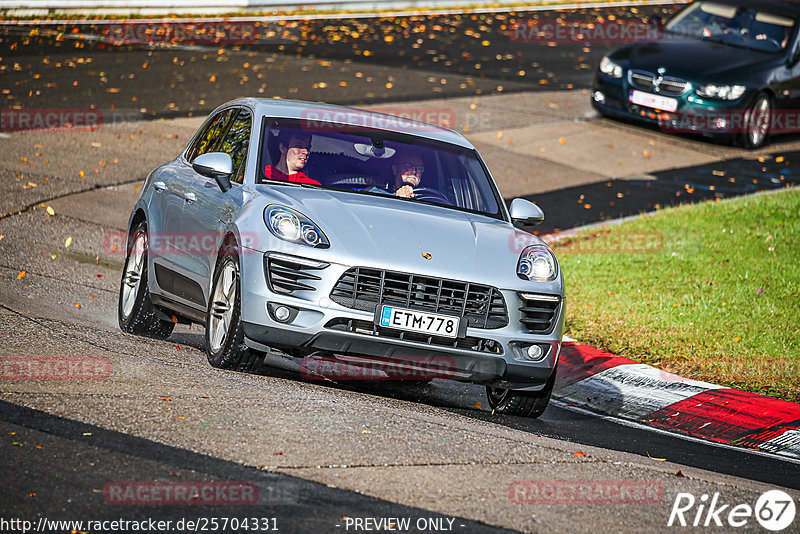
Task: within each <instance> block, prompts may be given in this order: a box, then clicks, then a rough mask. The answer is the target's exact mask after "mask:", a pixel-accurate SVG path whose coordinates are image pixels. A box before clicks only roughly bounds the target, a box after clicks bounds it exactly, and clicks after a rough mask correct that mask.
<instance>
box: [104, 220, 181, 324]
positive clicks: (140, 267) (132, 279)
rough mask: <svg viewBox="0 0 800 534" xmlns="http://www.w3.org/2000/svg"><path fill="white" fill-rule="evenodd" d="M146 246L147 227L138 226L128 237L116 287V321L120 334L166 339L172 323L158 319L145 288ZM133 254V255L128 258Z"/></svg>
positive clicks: (142, 224)
mask: <svg viewBox="0 0 800 534" xmlns="http://www.w3.org/2000/svg"><path fill="white" fill-rule="evenodd" d="M137 245H138V246H141V249H139V248H137ZM148 245H149V239H148V235H147V225H146V224H145V223H144V222H140V223H139V224H137V225H136V226H135V227H134V228H133V230H131V233H130V234H129V235H128V244H127V249H126V253H125V266H124V267H123V269H122V280H120V284H119V300H118V302H117V319H118V321H119V327H120V328H121V329H122V331H123V332H127V333H128V334H138V335H144V336H149V337H154V338H158V339H166V338H168V337H169V336H170V334H172V329H173V328H175V323H173V322H172V321H164V320H162V319H160V318H159V316H158V313H157V312H156V309H155V307H154V306H153V302H152V301H151V300H150V290H149V289H148V287H147V265H148V257H147V256H148ZM134 251H135V252H136V254H135V257H134V258H132V257H131V254H132V253H134ZM140 252H141V256H140V255H139V253H140ZM132 262H133V263H132Z"/></svg>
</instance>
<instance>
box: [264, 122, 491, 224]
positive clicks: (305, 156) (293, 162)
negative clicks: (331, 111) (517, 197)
mask: <svg viewBox="0 0 800 534" xmlns="http://www.w3.org/2000/svg"><path fill="white" fill-rule="evenodd" d="M397 120H398V121H403V119H400V118H398V119H397ZM406 122H409V123H410V121H406ZM263 128H264V132H263V134H262V137H261V139H262V140H263V141H262V146H261V148H260V150H261V152H260V154H261V161H260V164H259V171H258V178H257V182H258V183H287V182H289V183H295V184H301V185H305V186H308V187H319V188H324V189H335V190H339V191H349V192H353V193H357V194H368V195H381V196H385V197H392V198H395V199H397V200H399V201H409V202H426V203H431V204H436V205H439V206H446V207H449V208H454V209H458V210H463V211H469V212H474V213H480V214H483V215H488V216H490V217H494V218H498V219H501V218H502V212H501V210H500V206H499V203H500V202H501V199H500V196H499V194H498V192H497V190H496V188H495V187H494V185H493V183H492V182H491V180H490V178H489V176H488V174H487V171H486V169H485V167H484V165H483V164H482V163H481V161H480V159H479V157H478V155H477V153H476V152H475V151H474V150H472V149H468V148H464V147H461V146H457V145H453V144H449V143H443V142H439V141H434V140H430V139H426V138H424V137H421V136H416V135H410V134H400V133H395V132H390V131H387V130H381V129H377V128H364V127H359V126H348V125H338V124H333V123H322V122H315V123H313V124H312V123H311V122H310V121H304V120H296V119H266V120H265V121H264V126H263ZM424 128H427V126H425V125H421V124H418V123H415V124H414V125H412V128H410V130H411V131H414V130H416V131H419V130H420V129H424ZM430 128H433V127H432V126H431V127H430Z"/></svg>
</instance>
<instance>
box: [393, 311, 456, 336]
mask: <svg viewBox="0 0 800 534" xmlns="http://www.w3.org/2000/svg"><path fill="white" fill-rule="evenodd" d="M458 322H459V318H458V317H453V316H452V315H441V314H438V313H427V312H420V311H416V310H409V309H406V308H395V307H394V306H385V305H384V306H383V308H382V309H381V314H380V317H379V322H378V324H379V325H380V326H385V327H386V328H395V329H397V330H406V331H409V332H420V333H423V334H429V335H432V336H442V337H457V336H458Z"/></svg>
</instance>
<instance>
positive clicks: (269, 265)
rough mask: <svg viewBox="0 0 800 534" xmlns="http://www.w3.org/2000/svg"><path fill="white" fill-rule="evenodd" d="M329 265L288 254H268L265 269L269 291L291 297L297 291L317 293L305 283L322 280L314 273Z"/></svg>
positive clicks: (265, 257)
mask: <svg viewBox="0 0 800 534" xmlns="http://www.w3.org/2000/svg"><path fill="white" fill-rule="evenodd" d="M328 265H329V264H327V263H324V262H317V261H314V260H306V259H304V258H296V257H294V256H288V255H286V254H267V255H265V256H264V268H265V270H266V272H267V281H268V283H269V289H270V291H272V292H273V293H281V294H284V295H291V294H292V293H294V292H295V291H315V288H314V287H313V286H310V285H308V284H307V283H305V282H304V280H305V281H307V280H321V278H320V277H319V276H317V275H316V274H314V271H318V270H321V269H324V268H325V267H327V266H328Z"/></svg>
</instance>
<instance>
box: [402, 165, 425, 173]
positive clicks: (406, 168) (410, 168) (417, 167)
mask: <svg viewBox="0 0 800 534" xmlns="http://www.w3.org/2000/svg"><path fill="white" fill-rule="evenodd" d="M400 168H401V169H402V170H403V171H404V172H413V171H415V170H416V172H418V173H420V174H422V173H423V172H425V167H424V166H423V165H414V164H413V163H403V164H402V165H401V166H400Z"/></svg>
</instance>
